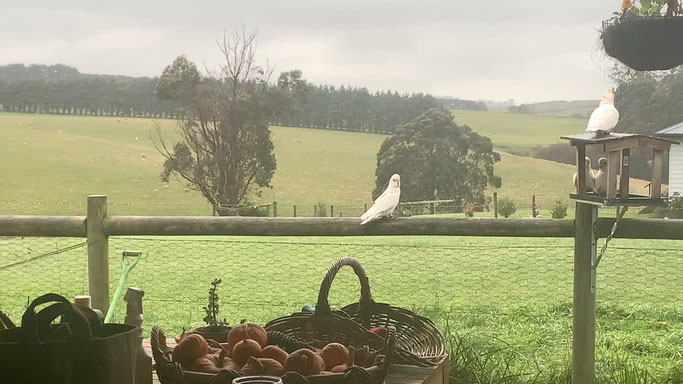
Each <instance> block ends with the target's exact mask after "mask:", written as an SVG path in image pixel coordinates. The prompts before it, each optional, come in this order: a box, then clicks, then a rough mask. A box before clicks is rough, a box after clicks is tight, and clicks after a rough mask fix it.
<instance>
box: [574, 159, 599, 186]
mask: <svg viewBox="0 0 683 384" xmlns="http://www.w3.org/2000/svg"><path fill="white" fill-rule="evenodd" d="M585 162H586V190H585V191H577V193H581V194H583V193H586V192H594V191H595V175H593V170H592V169H591V159H589V158H588V156H586V160H585ZM574 186H575V187H576V188H577V189H578V188H579V174H578V172H574Z"/></svg>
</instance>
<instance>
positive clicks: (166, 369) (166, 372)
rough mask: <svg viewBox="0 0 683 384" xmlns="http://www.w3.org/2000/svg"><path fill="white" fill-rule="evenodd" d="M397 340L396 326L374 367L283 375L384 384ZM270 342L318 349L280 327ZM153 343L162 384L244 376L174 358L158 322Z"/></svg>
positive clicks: (337, 383)
mask: <svg viewBox="0 0 683 384" xmlns="http://www.w3.org/2000/svg"><path fill="white" fill-rule="evenodd" d="M347 320H348V321H351V320H349V319H347ZM395 341H396V339H395V334H394V332H393V329H392V330H391V332H390V334H389V336H388V337H387V338H386V340H385V342H384V344H383V345H382V350H381V352H382V356H381V357H379V358H376V359H375V363H374V365H372V366H370V367H367V368H364V367H360V366H352V367H350V368H348V369H346V370H345V371H344V372H341V373H335V374H328V375H312V376H303V375H300V374H298V373H296V372H287V373H285V374H284V375H283V376H282V382H283V384H382V383H383V382H384V377H385V376H386V375H387V371H388V368H389V365H390V364H391V361H390V360H391V351H392V350H393V348H394V343H395ZM208 342H209V344H210V345H212V346H215V347H220V344H217V343H216V342H215V341H213V340H208ZM268 344H269V345H278V346H280V347H281V348H283V349H284V350H286V351H288V352H293V351H295V350H297V349H299V348H310V349H315V347H313V346H311V345H309V344H307V343H306V342H305V341H303V340H300V339H297V338H296V337H294V336H292V335H288V334H284V333H282V332H278V331H269V332H268ZM150 345H151V348H152V356H153V357H154V362H155V368H156V372H157V377H158V378H159V382H160V383H161V384H231V383H232V381H233V379H235V378H236V377H240V376H244V375H242V374H241V373H239V372H235V371H233V370H229V369H226V370H224V371H222V372H220V373H218V374H210V373H202V372H194V371H188V370H184V369H183V368H182V367H181V365H180V364H178V363H174V362H172V358H171V356H172V354H173V349H171V348H169V347H168V346H167V345H166V336H165V335H164V331H163V330H162V329H161V328H159V327H158V326H156V325H155V326H153V327H152V332H151V336H150Z"/></svg>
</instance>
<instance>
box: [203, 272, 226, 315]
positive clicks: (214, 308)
mask: <svg viewBox="0 0 683 384" xmlns="http://www.w3.org/2000/svg"><path fill="white" fill-rule="evenodd" d="M220 283H221V279H214V281H212V282H211V288H210V289H209V306H208V307H204V312H206V316H204V322H205V323H206V324H207V325H208V326H211V327H216V326H226V325H228V322H227V320H226V319H223V320H218V313H219V312H220V309H219V307H220V305H219V304H218V301H219V297H218V292H217V291H216V288H218V284H220Z"/></svg>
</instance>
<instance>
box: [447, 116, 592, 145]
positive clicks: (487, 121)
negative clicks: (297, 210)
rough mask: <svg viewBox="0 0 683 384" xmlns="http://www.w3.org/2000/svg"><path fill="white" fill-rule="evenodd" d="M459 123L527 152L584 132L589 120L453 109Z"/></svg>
mask: <svg viewBox="0 0 683 384" xmlns="http://www.w3.org/2000/svg"><path fill="white" fill-rule="evenodd" d="M453 116H455V121H456V122H457V123H458V124H467V125H469V126H470V127H472V129H474V130H475V131H476V132H479V133H480V134H482V135H485V136H489V137H490V138H491V140H493V144H494V146H495V147H496V148H500V149H503V150H508V151H510V150H512V151H517V152H525V153H528V152H529V150H531V149H533V148H534V147H536V146H539V145H549V144H554V143H561V142H566V140H562V139H560V136H563V135H571V134H575V133H580V132H583V131H584V130H585V129H586V124H587V120H585V119H574V118H559V117H551V116H536V115H524V114H514V113H503V112H484V111H466V110H455V111H453Z"/></svg>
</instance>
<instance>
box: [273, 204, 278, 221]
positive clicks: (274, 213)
mask: <svg viewBox="0 0 683 384" xmlns="http://www.w3.org/2000/svg"><path fill="white" fill-rule="evenodd" d="M273 217H277V203H276V202H275V201H273Z"/></svg>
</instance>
